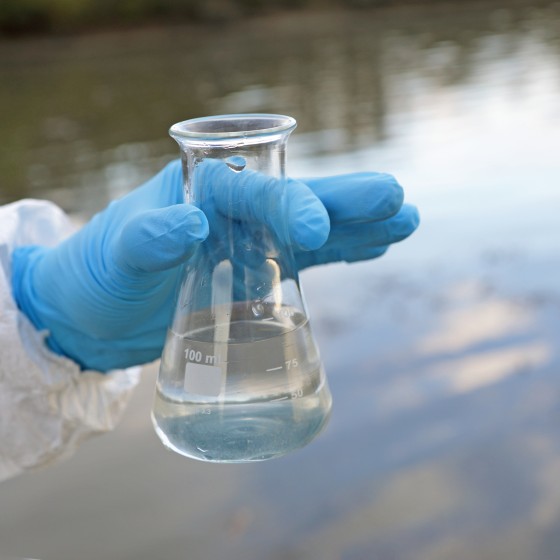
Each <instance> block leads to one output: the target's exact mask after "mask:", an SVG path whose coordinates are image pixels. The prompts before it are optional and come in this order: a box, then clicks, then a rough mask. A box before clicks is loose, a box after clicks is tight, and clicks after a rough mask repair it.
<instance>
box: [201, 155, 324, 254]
mask: <svg viewBox="0 0 560 560" xmlns="http://www.w3.org/2000/svg"><path fill="white" fill-rule="evenodd" d="M192 183H193V188H192V192H193V201H194V203H195V204H197V205H198V206H200V208H202V210H203V211H204V212H205V213H206V214H207V215H208V216H211V215H212V209H211V208H208V206H209V205H210V206H215V208H216V209H217V210H218V212H219V213H220V214H221V215H222V216H225V217H227V218H228V219H231V220H239V221H246V222H256V223H260V224H264V225H266V226H267V227H268V228H269V229H270V230H272V231H273V232H274V233H275V234H276V235H277V236H278V237H280V239H284V238H285V235H286V234H287V235H288V236H289V238H290V239H289V240H290V241H291V242H293V243H295V244H296V246H298V247H300V248H303V249H308V250H309V249H316V248H318V247H320V246H321V245H322V244H323V243H324V242H325V241H326V240H327V237H328V233H329V229H330V222H329V217H328V213H327V211H326V209H325V207H324V206H323V204H322V203H321V201H320V200H319V199H318V198H317V197H316V196H315V195H314V194H313V192H312V191H311V190H310V189H309V188H308V187H307V186H306V185H304V184H303V183H301V182H298V181H293V180H288V181H280V180H278V179H277V178H275V177H270V176H268V175H265V174H263V173H259V172H257V171H253V170H250V169H244V170H243V171H240V172H235V171H233V170H232V169H230V168H229V167H228V165H226V163H225V162H223V161H220V160H213V159H208V160H205V161H204V162H203V163H201V164H199V165H198V166H197V168H196V169H195V172H194V173H193V181H192ZM286 225H287V228H286ZM210 227H211V228H212V220H211V224H210ZM286 241H287V240H286Z"/></svg>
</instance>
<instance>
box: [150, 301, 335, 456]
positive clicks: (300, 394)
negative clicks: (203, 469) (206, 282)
mask: <svg viewBox="0 0 560 560" xmlns="http://www.w3.org/2000/svg"><path fill="white" fill-rule="evenodd" d="M254 305H255V304H254V302H253V303H250V302H238V303H235V304H233V305H232V307H231V309H228V310H227V315H228V317H229V319H230V320H229V321H228V324H227V325H226V326H225V327H224V325H220V324H214V325H213V326H211V327H204V326H202V327H201V328H199V329H195V330H194V331H191V332H188V333H185V334H178V333H176V332H173V331H172V330H170V331H169V332H168V337H167V341H166V344H165V348H166V350H165V353H164V355H163V357H162V363H161V370H160V376H159V380H158V384H157V388H156V396H155V402H154V408H153V412H152V420H153V423H154V426H155V429H156V432H157V433H158V435H159V437H160V439H161V440H162V441H163V443H164V444H165V445H166V446H167V447H169V448H170V449H172V450H173V451H175V452H177V453H180V454H182V455H185V456H187V457H191V458H195V459H200V460H204V461H213V462H231V463H236V462H248V461H260V460H265V459H270V458H273V457H277V456H280V455H284V454H285V453H288V452H289V451H291V450H293V449H297V448H300V447H303V446H304V445H306V444H307V443H309V442H310V441H311V440H312V439H313V438H314V437H315V436H316V435H317V434H318V433H319V432H320V431H321V429H322V428H323V427H324V425H325V424H326V422H327V419H328V416H329V411H330V407H331V396H330V391H329V389H328V386H327V383H326V379H325V375H324V372H323V369H322V365H321V361H320V358H319V355H318V352H317V348H316V345H315V342H314V340H313V337H312V335H311V331H310V328H309V323H308V320H307V317H306V316H305V315H304V314H303V313H301V312H298V311H297V310H295V309H293V308H291V307H287V306H275V305H267V304H264V303H259V304H258V306H259V307H258V309H255V308H254ZM209 314H210V311H200V312H198V315H199V316H198V317H197V319H198V321H196V320H195V321H193V322H191V324H196V323H197V322H198V323H199V324H200V325H208V324H211V322H210V323H209V319H210V317H209ZM251 317H252V319H251ZM224 328H227V331H228V332H227V333H226V335H227V336H224Z"/></svg>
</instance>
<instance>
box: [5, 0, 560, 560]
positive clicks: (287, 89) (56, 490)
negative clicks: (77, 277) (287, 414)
mask: <svg viewBox="0 0 560 560" xmlns="http://www.w3.org/2000/svg"><path fill="white" fill-rule="evenodd" d="M559 61H560V7H559V5H558V3H554V2H546V3H535V2H530V1H525V2H524V1H521V0H520V1H518V2H512V3H504V2H444V1H443V0H442V1H441V2H437V3H435V4H420V3H414V4H406V5H405V4H400V3H399V4H398V5H390V3H389V4H387V5H385V6H383V7H376V8H367V9H364V10H360V11H353V10H348V11H346V10H341V9H340V7H337V8H336V9H335V10H334V11H329V10H319V11H311V10H303V11H300V10H296V11H292V10H291V9H290V10H285V11H284V10H283V11H281V12H278V13H275V14H274V15H264V16H259V17H254V18H247V19H246V18H239V19H237V20H235V21H234V22H232V23H230V24H227V25H224V26H218V27H216V26H214V25H196V26H193V25H185V26H183V25H174V26H172V27H169V26H165V25H160V24H158V25H157V26H154V27H149V28H147V27H145V26H140V27H138V28H135V27H134V26H133V27H131V28H128V29H126V30H121V31H118V30H115V29H112V30H109V29H104V30H103V31H97V32H96V33H94V34H63V35H60V36H54V37H51V36H40V37H34V38H25V39H23V38H18V39H16V40H10V41H4V42H2V43H0V75H1V76H2V80H1V81H0V108H1V110H2V114H1V127H2V131H3V142H2V149H1V150H0V201H1V202H2V203H7V202H9V201H11V200H16V199H18V198H21V197H24V196H31V197H39V198H47V199H50V200H53V201H55V202H56V203H57V204H59V205H60V206H62V207H63V208H64V209H65V210H66V211H68V212H70V213H71V214H73V215H79V216H80V217H82V218H87V217H89V216H90V215H91V214H92V213H93V212H95V211H97V210H99V209H101V208H103V207H104V206H105V205H106V204H107V202H108V201H109V200H111V199H113V198H115V197H118V196H121V195H122V194H125V193H126V192H128V191H129V190H131V189H132V188H134V187H135V186H136V185H138V184H140V183H141V182H142V181H143V180H145V179H146V178H148V177H149V176H150V175H151V174H153V173H155V172H156V171H157V170H158V169H159V168H160V167H161V166H162V165H164V164H165V163H166V162H168V161H169V160H171V159H172V158H174V157H176V156H177V149H176V145H175V144H174V143H173V142H172V141H171V140H170V139H169V138H168V137H167V132H166V131H167V128H168V127H169V125H171V124H172V123H173V122H176V121H179V120H182V119H185V118H189V117H194V116H203V115H207V114H215V113H229V112H251V111H258V112H266V111H269V112H279V113H286V114H290V115H293V116H294V117H296V119H297V120H298V128H297V130H296V132H295V133H294V134H293V136H292V138H291V140H290V145H289V156H288V170H289V172H290V174H292V175H294V176H309V175H325V174H334V173H344V172H350V171H366V170H372V169H373V170H379V171H387V172H390V173H393V174H395V175H396V176H397V177H398V179H399V180H400V182H401V183H402V184H403V186H404V187H405V191H406V196H407V199H408V200H409V201H410V202H413V203H415V204H417V205H418V206H419V208H420V212H421V215H422V224H421V226H420V229H419V230H418V232H417V233H416V234H415V235H414V236H413V237H412V238H411V239H409V240H407V241H406V242H405V243H403V244H400V245H397V246H395V247H393V248H392V249H391V250H390V251H389V252H388V253H387V255H386V256H384V257H383V258H381V259H379V260H376V261H372V262H368V263H361V264H356V265H345V264H339V265H333V266H329V267H324V268H317V269H312V270H309V271H306V272H304V273H303V274H302V284H303V288H304V291H305V294H306V295H307V300H308V304H309V310H310V315H311V320H312V325H313V329H314V333H315V335H316V337H317V340H318V342H319V345H320V347H321V351H322V355H323V359H324V362H325V367H326V370H327V374H328V376H329V380H330V384H331V387H332V390H333V396H334V410H333V416H332V420H331V422H330V424H329V426H328V428H327V430H326V431H325V432H324V434H322V435H321V437H320V438H319V439H317V440H316V441H315V442H313V443H312V444H311V445H310V446H308V447H307V448H305V449H304V450H301V451H299V452H297V453H294V454H292V455H290V456H287V457H285V458H283V459H279V460H277V461H271V462H268V463H262V464H259V465H248V466H242V465H237V466H228V467H225V466H219V465H203V464H199V463H195V462H193V461H188V460H185V459H182V458H180V457H178V456H174V455H171V454H170V453H167V452H165V451H164V450H163V448H162V447H161V445H160V444H159V443H158V442H157V439H156V437H155V436H154V434H153V433H152V428H151V426H150V421H149V409H150V406H151V399H152V394H153V387H154V378H155V371H156V369H157V364H154V365H153V366H151V367H149V368H147V369H146V372H145V374H144V377H143V382H142V384H141V386H140V388H139V390H138V391H137V393H136V394H135V396H134V400H133V402H132V403H131V406H130V409H129V410H128V412H127V414H126V417H125V419H124V422H123V424H122V426H120V428H119V429H118V430H116V431H115V432H114V433H112V434H110V435H107V436H103V437H100V438H98V439H96V440H93V441H90V442H88V443H87V444H85V445H84V446H83V448H82V449H81V450H80V452H79V453H78V454H77V456H76V457H74V458H73V459H72V460H70V461H69V462H67V463H66V464H64V465H61V466H59V467H56V468H52V469H47V470H44V471H41V472H38V473H35V474H30V475H27V476H24V477H21V478H19V479H15V480H12V481H9V482H7V483H5V484H3V485H1V486H0V554H2V553H4V554H6V555H11V556H16V557H33V558H41V559H42V560H49V559H53V560H54V559H57V560H71V559H74V558H81V559H83V560H89V559H92V560H93V559H95V560H98V559H99V558H111V559H112V560H129V559H133V558H134V560H139V559H140V560H143V559H146V560H148V559H152V558H166V559H169V560H182V559H189V560H190V559H194V560H216V559H222V558H224V559H225V558H227V559H228V560H236V559H240V560H241V559H243V560H253V559H255V560H257V559H258V560H263V559H266V560H268V559H271V560H276V559H282V560H286V559H297V560H300V559H301V560H315V559H316V560H371V559H374V560H388V559H390V560H448V559H450V558H453V560H506V559H507V560H527V559H529V558H530V559H531V560H550V559H554V558H558V557H560V534H559V532H558V525H559V524H560V491H559V488H560V484H559V480H560V474H559V473H560V430H559V427H560V350H559V345H558V340H559V339H560V241H559V240H560V223H559V221H558V210H559V209H560V189H559V188H558V183H559V179H560V164H559V162H558V153H557V152H558V146H560V110H559V107H560V105H559V104H558V99H559V98H560V62H559Z"/></svg>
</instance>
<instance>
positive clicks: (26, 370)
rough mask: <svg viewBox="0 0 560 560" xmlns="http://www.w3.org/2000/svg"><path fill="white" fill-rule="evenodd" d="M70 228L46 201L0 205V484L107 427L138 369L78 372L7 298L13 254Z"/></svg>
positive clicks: (61, 235)
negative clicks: (20, 247)
mask: <svg viewBox="0 0 560 560" xmlns="http://www.w3.org/2000/svg"><path fill="white" fill-rule="evenodd" d="M73 229H74V228H73V226H72V224H71V223H70V220H69V219H68V218H67V216H66V215H65V214H64V213H63V212H62V210H60V209H59V208H58V207H57V206H55V205H54V204H52V203H49V202H46V201H38V200H22V201H19V202H15V203H13V204H8V205H6V206H2V207H0V481H1V480H4V479H7V478H9V477H11V476H15V475H16V474H19V473H21V472H23V471H25V470H28V469H33V468H36V467H40V466H46V465H50V464H52V463H55V462H58V461H60V460H62V459H65V458H67V457H69V456H70V455H72V454H73V453H74V451H75V450H76V448H77V447H78V445H79V444H80V443H81V442H82V441H83V440H85V439H86V438H88V437H90V436H92V435H94V434H99V433H102V432H107V431H110V430H112V429H113V428H114V427H115V426H116V424H117V423H118V421H119V420H120V418H121V416H122V414H123V412H124V409H125V406H126V403H127V401H128V398H129V396H130V394H131V392H132V389H133V388H134V387H135V386H136V384H137V383H138V380H139V372H140V368H130V369H127V370H115V371H111V372H109V373H107V374H102V373H99V372H95V371H81V370H80V367H79V366H78V365H77V364H76V363H74V362H73V361H72V360H69V359H67V358H64V357H61V356H58V355H56V354H54V353H52V352H51V351H50V350H49V349H48V347H47V346H46V344H45V338H46V336H47V334H48V333H47V332H39V331H37V330H36V329H35V328H34V326H33V325H32V324H31V322H30V321H29V320H28V319H27V317H26V316H25V315H23V313H21V311H19V309H18V308H17V305H16V303H15V301H14V299H13V297H12V289H11V281H10V277H11V275H10V255H11V253H12V251H13V250H14V249H15V248H16V247H18V246H22V245H33V244H41V245H47V246H53V245H55V244H57V243H58V242H60V241H61V240H62V239H64V238H65V237H66V236H68V235H69V234H71V233H72V231H73ZM45 281H56V279H51V280H45Z"/></svg>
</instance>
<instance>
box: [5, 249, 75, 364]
mask: <svg viewBox="0 0 560 560" xmlns="http://www.w3.org/2000/svg"><path fill="white" fill-rule="evenodd" d="M48 251H50V249H49V248H48V247H43V246H40V245H27V246H24V247H18V248H16V249H14V251H13V253H12V263H11V264H12V279H11V280H12V293H13V297H14V300H15V302H16V304H17V306H18V308H19V309H20V310H21V311H22V312H23V313H24V314H25V316H26V317H27V318H28V319H29V320H30V321H31V323H32V324H33V326H34V327H35V328H36V329H37V330H38V331H42V330H46V327H45V324H44V322H43V320H42V319H41V316H40V314H39V313H38V311H37V307H38V305H37V294H36V293H35V288H34V282H33V278H34V271H35V267H36V265H37V264H38V263H39V262H40V261H41V260H42V259H43V257H44V256H45V254H46V253H47V252H48ZM46 342H47V345H48V347H49V348H50V349H51V350H52V351H53V352H55V353H56V354H59V355H63V354H64V353H63V352H62V349H61V348H60V347H59V346H58V344H56V342H55V341H54V340H53V338H52V336H49V337H48V338H47V340H46Z"/></svg>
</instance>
